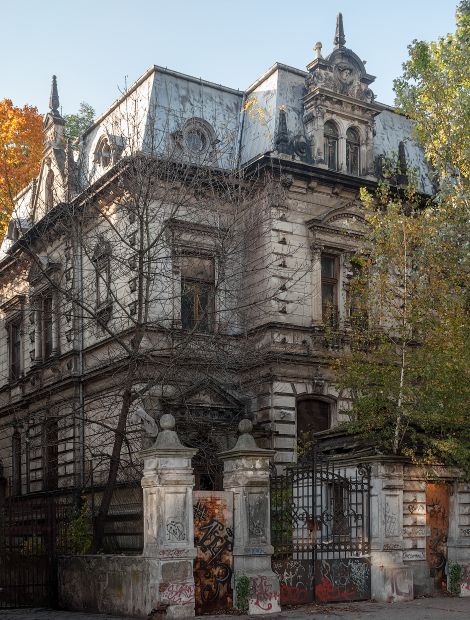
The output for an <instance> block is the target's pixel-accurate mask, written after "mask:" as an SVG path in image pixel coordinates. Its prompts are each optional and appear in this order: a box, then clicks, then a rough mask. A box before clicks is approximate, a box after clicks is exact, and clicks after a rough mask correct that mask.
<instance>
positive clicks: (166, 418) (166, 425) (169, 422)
mask: <svg viewBox="0 0 470 620" xmlns="http://www.w3.org/2000/svg"><path fill="white" fill-rule="evenodd" d="M175 425H176V422H175V416H174V415H172V414H171V413H164V414H163V415H162V417H161V418H160V428H161V429H162V431H172V430H173V429H174V428H175Z"/></svg>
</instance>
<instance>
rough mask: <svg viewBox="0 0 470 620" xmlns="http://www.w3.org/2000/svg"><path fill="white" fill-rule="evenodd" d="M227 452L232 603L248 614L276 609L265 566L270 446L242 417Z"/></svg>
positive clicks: (271, 576) (275, 583)
mask: <svg viewBox="0 0 470 620" xmlns="http://www.w3.org/2000/svg"><path fill="white" fill-rule="evenodd" d="M238 430H239V433H240V436H239V437H238V441H237V443H236V445H235V447H234V448H233V449H232V450H228V451H226V452H223V453H221V455H220V456H221V458H222V460H223V461H224V491H232V492H233V516H234V542H233V580H234V585H233V591H234V597H235V601H234V602H235V607H238V608H239V609H244V610H245V611H247V612H248V613H249V614H271V613H278V612H279V611H280V606H279V579H278V577H277V575H276V574H275V573H274V572H273V571H272V568H271V556H272V554H273V547H272V545H271V527H270V501H269V494H270V487H269V460H270V458H271V457H272V456H273V454H274V450H264V449H262V448H258V446H257V445H256V442H255V440H254V438H253V435H252V434H251V431H252V430H253V424H252V423H251V422H250V420H242V421H241V422H240V424H239V426H238Z"/></svg>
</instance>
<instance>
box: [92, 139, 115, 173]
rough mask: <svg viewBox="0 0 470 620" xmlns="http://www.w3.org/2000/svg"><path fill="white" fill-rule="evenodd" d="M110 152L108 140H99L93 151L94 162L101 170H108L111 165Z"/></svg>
mask: <svg viewBox="0 0 470 620" xmlns="http://www.w3.org/2000/svg"><path fill="white" fill-rule="evenodd" d="M111 160H112V150H111V145H110V144H109V140H108V138H101V140H100V141H99V142H98V145H97V147H96V149H95V162H96V163H97V164H98V165H100V166H101V167H102V168H108V166H110V165H111Z"/></svg>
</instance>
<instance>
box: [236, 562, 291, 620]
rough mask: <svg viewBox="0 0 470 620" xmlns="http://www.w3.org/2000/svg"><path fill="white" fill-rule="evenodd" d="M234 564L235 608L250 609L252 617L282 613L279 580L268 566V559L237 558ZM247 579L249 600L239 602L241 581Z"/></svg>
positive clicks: (249, 612)
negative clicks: (242, 578) (238, 595)
mask: <svg viewBox="0 0 470 620" xmlns="http://www.w3.org/2000/svg"><path fill="white" fill-rule="evenodd" d="M233 564H234V588H233V591H234V606H235V607H236V608H238V609H241V608H243V607H245V608H246V606H247V607H248V609H247V610H246V611H247V613H248V614H249V615H250V616H252V615H260V614H263V615H266V614H275V613H279V612H280V611H281V606H280V586H279V578H278V577H277V575H276V574H275V573H274V572H273V571H272V570H271V568H270V566H269V565H267V562H266V557H259V558H256V556H255V557H246V556H238V557H237V556H236V555H234V558H233ZM241 577H247V578H248V580H249V584H248V592H247V595H246V596H247V600H245V601H242V600H238V598H237V594H238V588H237V585H238V583H239V579H240V578H241Z"/></svg>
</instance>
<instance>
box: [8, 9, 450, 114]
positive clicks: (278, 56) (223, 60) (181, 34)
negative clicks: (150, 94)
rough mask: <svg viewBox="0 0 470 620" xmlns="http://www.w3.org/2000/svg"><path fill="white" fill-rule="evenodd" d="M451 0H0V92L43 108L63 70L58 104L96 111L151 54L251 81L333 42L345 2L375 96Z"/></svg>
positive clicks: (301, 62) (162, 61)
mask: <svg viewBox="0 0 470 620" xmlns="http://www.w3.org/2000/svg"><path fill="white" fill-rule="evenodd" d="M456 4H457V0H386V1H384V0H375V1H373V0H341V1H337V0H329V1H322V0H290V1H289V0H236V1H227V0H219V1H218V2H217V1H215V0H165V1H162V0H74V1H71V0H60V1H58V0H47V1H46V2H40V1H39V0H0V14H1V15H2V21H3V29H2V41H1V45H2V47H3V58H4V62H3V63H2V65H3V66H2V71H1V80H0V99H3V98H4V97H8V98H10V99H13V102H14V103H15V104H16V105H23V104H24V103H29V104H32V105H35V106H37V107H38V109H39V110H40V111H41V112H44V111H46V110H47V101H48V97H49V89H50V80H51V75H52V74H53V73H55V74H57V76H58V83H59V94H60V99H61V106H62V111H63V113H64V114H66V113H72V112H75V111H76V110H77V109H78V106H79V104H80V102H81V101H86V102H88V103H90V104H91V105H93V107H94V108H95V109H96V111H97V113H98V114H99V113H101V112H103V111H104V110H105V109H106V108H107V107H108V106H109V105H111V103H112V102H113V101H114V100H115V99H116V97H117V96H118V95H119V93H120V89H121V90H122V89H123V87H124V86H125V84H126V82H127V83H128V84H131V83H132V82H134V81H135V80H136V79H137V78H138V77H139V76H140V75H141V74H142V73H144V71H145V70H146V69H147V68H148V67H149V66H150V65H153V64H158V65H163V66H167V67H169V68H172V69H175V70H176V71H181V72H183V73H188V74H190V75H194V76H197V77H202V78H204V79H206V80H210V81H213V82H217V83H222V84H225V85H226V86H230V87H233V88H240V89H244V88H246V87H247V86H248V85H249V84H250V83H251V82H253V81H254V80H255V79H256V78H257V77H258V76H259V75H260V74H262V73H263V72H264V71H265V70H266V69H267V68H268V67H270V66H271V65H272V64H273V63H274V62H275V61H279V62H283V63H286V64H288V65H292V66H294V67H298V68H300V69H304V68H305V65H306V64H307V63H308V62H309V61H310V60H312V59H313V57H314V52H313V47H314V45H315V42H316V41H321V42H322V43H323V54H324V55H326V54H328V53H329V52H330V51H331V49H332V45H333V43H332V41H333V36H334V29H335V18H336V13H337V12H338V11H342V13H343V19H344V27H345V33H346V45H347V47H350V48H351V49H353V50H354V51H355V52H356V53H357V54H358V55H359V56H360V57H361V58H362V59H365V60H367V70H368V71H369V73H372V74H373V75H376V76H377V80H376V81H375V83H374V84H373V85H372V88H373V90H374V91H375V92H376V94H377V96H378V99H379V101H382V102H384V103H388V104H393V91H392V82H393V79H394V78H395V77H397V76H398V75H399V74H400V71H401V64H402V62H403V61H404V60H405V59H406V57H407V49H406V48H407V45H408V44H409V43H410V42H411V41H412V40H413V39H415V38H416V39H424V40H433V39H436V38H437V37H438V36H440V35H443V34H446V33H447V32H450V31H453V30H454V29H455V19H454V16H455V7H456Z"/></svg>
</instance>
